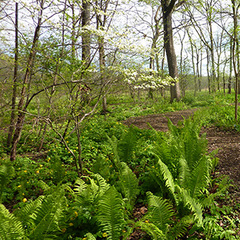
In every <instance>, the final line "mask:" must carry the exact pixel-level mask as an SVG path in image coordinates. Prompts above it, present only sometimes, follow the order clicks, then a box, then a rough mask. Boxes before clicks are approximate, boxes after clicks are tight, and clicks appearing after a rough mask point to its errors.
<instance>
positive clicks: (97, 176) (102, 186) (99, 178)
mask: <svg viewBox="0 0 240 240" xmlns="http://www.w3.org/2000/svg"><path fill="white" fill-rule="evenodd" d="M91 176H92V177H93V178H95V179H96V181H97V183H98V186H99V187H98V193H97V197H102V195H104V194H105V192H106V191H107V190H108V189H109V188H110V185H109V184H108V183H107V182H106V180H105V179H104V178H103V177H102V176H101V175H100V174H92V175H91Z"/></svg>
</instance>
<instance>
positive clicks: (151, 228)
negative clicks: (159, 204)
mask: <svg viewBox="0 0 240 240" xmlns="http://www.w3.org/2000/svg"><path fill="white" fill-rule="evenodd" d="M136 227H139V228H140V229H141V230H143V231H144V232H146V233H147V234H148V235H151V237H152V239H153V240H168V239H167V236H166V235H165V234H164V233H163V231H162V230H160V229H159V228H158V227H157V226H156V225H154V224H153V223H148V222H141V221H139V222H137V223H136Z"/></svg>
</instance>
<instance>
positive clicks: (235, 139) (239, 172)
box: [124, 109, 240, 205]
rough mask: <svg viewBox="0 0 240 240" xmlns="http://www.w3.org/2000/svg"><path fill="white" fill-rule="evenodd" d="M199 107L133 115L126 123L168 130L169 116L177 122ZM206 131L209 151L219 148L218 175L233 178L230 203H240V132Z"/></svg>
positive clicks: (207, 129) (215, 129)
mask: <svg viewBox="0 0 240 240" xmlns="http://www.w3.org/2000/svg"><path fill="white" fill-rule="evenodd" d="M196 110H197V109H190V110H183V111H177V112H171V113H165V114H153V115H148V116H141V117H132V118H129V119H127V120H126V121H125V122H124V123H125V124H126V125H128V126H129V125H134V126H136V127H139V128H142V129H143V128H150V127H149V124H150V125H151V126H152V127H153V128H154V129H155V130H157V131H168V120H167V119H168V118H169V119H170V120H171V121H172V122H173V124H177V123H178V122H179V121H182V120H183V119H184V118H185V119H186V118H188V117H189V116H191V115H193V114H194V112H195V111H196ZM202 133H206V137H207V140H208V150H209V152H211V151H213V150H215V149H218V153H217V155H216V157H218V158H219V164H218V167H217V169H216V172H215V174H216V175H228V176H229V177H230V179H231V180H232V185H233V186H232V187H230V189H229V197H230V203H231V204H233V205H235V204H236V203H240V133H239V132H237V131H233V130H231V131H230V130H229V131H228V130H223V129H219V128H217V127H210V128H203V129H202Z"/></svg>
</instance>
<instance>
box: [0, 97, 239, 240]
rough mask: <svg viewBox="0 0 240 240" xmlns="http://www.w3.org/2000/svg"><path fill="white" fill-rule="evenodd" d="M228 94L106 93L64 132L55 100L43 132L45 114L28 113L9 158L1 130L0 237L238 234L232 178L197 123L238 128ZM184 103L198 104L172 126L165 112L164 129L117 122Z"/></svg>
mask: <svg viewBox="0 0 240 240" xmlns="http://www.w3.org/2000/svg"><path fill="white" fill-rule="evenodd" d="M233 102H234V96H233V95H223V94H222V93H216V94H212V95H209V94H208V93H207V92H200V93H198V94H197V96H194V95H193V94H192V93H191V92H187V93H186V96H185V97H184V98H183V99H182V100H181V101H179V102H173V103H172V104H170V103H169V101H168V100H165V99H164V98H159V99H158V100H157V101H156V98H155V100H151V99H148V100H146V99H145V100H144V99H142V100H141V102H140V100H139V101H138V102H137V103H136V102H134V101H132V100H131V99H130V98H129V97H128V96H127V95H122V96H121V98H120V97H118V98H117V97H116V96H115V97H112V96H111V95H109V97H108V103H109V104H110V105H109V108H108V113H107V114H105V115H102V114H101V109H100V108H99V110H97V111H96V114H94V115H92V116H91V117H90V118H87V119H86V120H84V121H83V122H82V123H81V125H79V131H73V130H74V129H75V128H76V125H72V126H71V127H69V130H68V132H67V133H66V135H65V136H64V130H65V127H66V126H67V124H68V122H67V119H64V120H63V119H61V115H62V112H63V111H64V109H62V108H61V107H60V108H59V109H56V111H55V112H54V114H55V117H54V118H55V121H51V122H48V124H49V125H48V126H50V127H48V128H47V131H46V132H47V133H46V135H45V136H44V139H43V138H42V137H41V134H40V132H41V129H42V128H43V127H44V126H43V123H44V122H43V123H42V125H41V124H40V123H36V124H35V125H34V124H32V121H34V119H33V118H32V119H30V118H29V119H27V120H29V124H25V125H24V129H23V132H22V137H21V140H20V142H19V145H18V152H17V158H16V161H10V160H9V158H8V154H7V152H8V151H9V149H7V148H6V146H5V144H4V143H5V142H6V138H7V133H6V132H4V131H1V135H0V137H1V141H0V201H1V204H0V219H1V221H0V239H4V240H5V239H9V240H12V239H76V240H94V239H109V240H111V239H112V240H119V239H126V240H127V239H134V238H133V236H134V234H136V233H137V234H138V235H139V236H141V239H146V240H147V239H156V240H160V239H166V240H171V239H192V240H193V239H212V240H214V239H230V240H232V239H240V238H239V236H238V235H237V231H238V229H239V228H240V220H239V219H238V218H237V217H235V216H236V214H237V211H238V209H239V207H240V206H239V205H236V206H230V205H228V204H227V203H228V201H229V197H228V188H229V186H230V185H231V181H230V180H229V178H228V177H227V176H218V175H217V174H216V172H215V168H216V166H217V164H218V158H217V157H216V156H215V155H216V152H211V153H209V152H208V151H207V150H208V148H207V146H208V145H207V144H208V143H207V140H206V136H205V134H204V133H202V131H201V129H202V127H203V126H204V127H209V126H211V125H214V126H217V127H219V128H222V129H226V130H229V129H231V130H235V131H240V124H239V123H238V122H236V121H235V118H234V105H232V103H233ZM37 107H38V106H37V105H34V104H32V106H31V108H30V110H29V112H30V113H31V112H32V114H33V115H34V112H36V111H38V109H37ZM189 108H198V110H197V111H196V112H195V114H194V116H192V117H190V118H188V119H185V120H184V121H183V122H181V123H179V124H178V125H177V126H175V125H173V123H172V122H171V121H170V120H169V121H168V127H169V131H168V132H157V131H155V130H154V129H153V128H151V127H150V129H139V128H137V127H134V126H131V127H127V126H126V125H124V123H123V121H124V120H125V119H127V118H129V117H134V116H143V115H149V114H156V113H164V112H172V111H177V110H183V109H189ZM7 114H8V113H4V114H3V115H2V116H1V120H2V121H1V122H2V123H1V128H2V129H3V127H4V125H5V124H6V123H5V118H7V116H6V115H7ZM39 121H40V120H39ZM49 121H50V120H49ZM63 136H64V137H63ZM40 145H42V148H41V151H38V149H39V146H40ZM219 203H224V204H219ZM225 203H226V204H225ZM139 239H140V238H139Z"/></svg>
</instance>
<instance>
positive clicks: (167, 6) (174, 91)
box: [161, 0, 180, 102]
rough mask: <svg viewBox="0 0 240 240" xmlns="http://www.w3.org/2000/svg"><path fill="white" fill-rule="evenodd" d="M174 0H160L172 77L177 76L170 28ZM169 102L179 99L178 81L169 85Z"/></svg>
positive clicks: (165, 45) (165, 46)
mask: <svg viewBox="0 0 240 240" xmlns="http://www.w3.org/2000/svg"><path fill="white" fill-rule="evenodd" d="M175 3H176V0H171V1H169V0H161V4H162V12H163V26H164V48H165V50H166V54H167V61H168V71H169V75H170V76H171V77H172V78H174V79H175V78H178V69H177V58H176V54H175V49H174V43H173V30H172V11H173V7H174V5H175ZM170 94H171V102H173V100H174V99H176V100H177V101H178V100H180V86H179V82H174V83H173V85H171V86H170Z"/></svg>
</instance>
